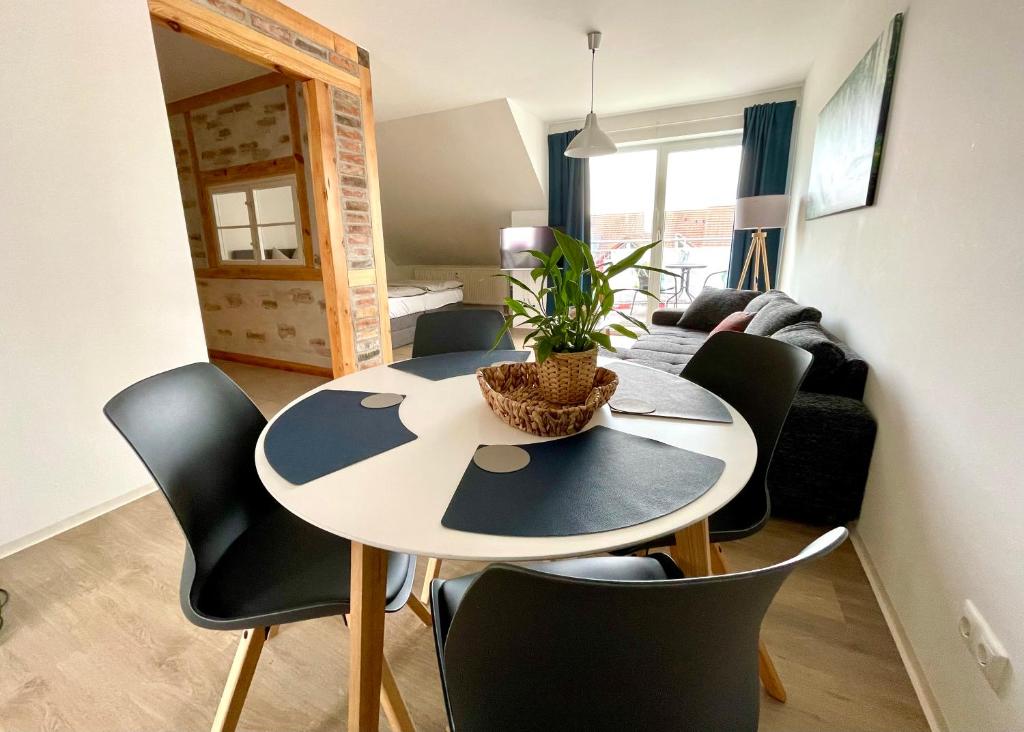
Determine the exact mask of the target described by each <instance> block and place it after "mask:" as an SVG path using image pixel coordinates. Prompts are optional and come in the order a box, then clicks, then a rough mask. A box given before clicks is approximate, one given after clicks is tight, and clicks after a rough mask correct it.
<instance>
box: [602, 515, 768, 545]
mask: <svg viewBox="0 0 1024 732" xmlns="http://www.w3.org/2000/svg"><path fill="white" fill-rule="evenodd" d="M767 521H768V515H767V514H765V515H764V516H763V517H762V519H761V520H760V521H758V522H756V523H753V524H752V523H751V518H750V516H749V515H747V512H746V511H745V510H744V509H743V507H742V506H740V505H739V504H737V503H727V504H726V505H724V506H723V507H722V508H720V509H718V510H717V511H716V512H715V513H713V514H712V515H711V516H710V517H709V518H708V534H709V536H708V540H709V541H710V542H711V543H712V544H721V543H723V542H727V541H735V540H736V539H745V538H746V537H748V536H753V535H754V534H756V533H757V532H758V531H760V530H761V529H762V528H763V527H764V525H765V523H766V522H767ZM675 542H676V538H675V536H674V535H672V534H666V535H665V536H659V537H658V538H657V539H651V540H649V541H645V542H643V543H642V544H635V545H633V546H627V547H623V548H622V549H615V550H613V551H612V552H611V553H612V554H616V555H626V554H633V553H635V552H639V551H643V550H644V549H659V548H661V547H664V546H671V545H672V544H675Z"/></svg>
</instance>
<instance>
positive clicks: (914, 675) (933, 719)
mask: <svg viewBox="0 0 1024 732" xmlns="http://www.w3.org/2000/svg"><path fill="white" fill-rule="evenodd" d="M850 542H851V543H852V544H853V548H854V551H856V552H857V557H858V558H859V559H860V563H861V566H862V567H864V574H866V575H867V578H868V583H869V584H870V585H871V590H872V591H873V592H874V593H875V599H876V600H878V607H880V608H881V609H882V616H883V617H884V618H885V624H886V625H888V626H889V632H890V633H891V634H892V638H893V640H894V641H895V642H896V650H897V651H899V654H900V659H902V661H903V666H904V667H905V668H906V669H907V675H908V676H910V683H911V684H912V685H913V687H914V692H915V693H916V694H917V700H918V701H919V702H920V704H921V709H922V711H924V716H925V719H927V720H928V727H929V728H930V729H931V730H932V732H948V730H949V727H948V726H947V725H946V720H945V718H944V717H943V716H942V712H941V711H940V710H939V705H938V703H937V702H936V700H935V695H934V694H932V690H931V686H929V685H928V679H927V678H926V677H925V675H924V670H923V669H922V668H921V663H920V662H919V661H918V660H917V654H915V653H914V649H913V647H912V646H911V645H910V640H909V639H908V638H907V632H906V631H905V630H904V629H903V623H901V622H900V619H899V616H898V615H897V614H896V609H895V608H894V607H893V605H892V600H891V599H890V598H889V593H888V592H886V591H885V586H884V585H883V584H882V580H881V578H880V577H879V576H878V570H877V569H876V568H875V563H874V562H873V561H872V559H871V554H870V552H868V549H867V547H866V546H864V542H863V540H862V539H861V538H860V534H859V533H858V532H857V528H856V526H854V527H852V528H851V531H850Z"/></svg>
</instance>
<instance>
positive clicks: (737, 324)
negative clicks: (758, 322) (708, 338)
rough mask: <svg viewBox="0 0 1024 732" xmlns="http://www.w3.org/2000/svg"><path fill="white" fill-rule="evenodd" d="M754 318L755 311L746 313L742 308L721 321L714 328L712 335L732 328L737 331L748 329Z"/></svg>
mask: <svg viewBox="0 0 1024 732" xmlns="http://www.w3.org/2000/svg"><path fill="white" fill-rule="evenodd" d="M753 319H754V313H745V312H743V311H742V310H741V311H739V312H738V313H733V314H732V315H726V316H725V318H724V319H723V320H722V322H721V323H719V324H718V325H716V326H715V328H714V330H712V331H711V335H714V334H715V333H721V332H722V331H723V330H731V331H735V332H736V333H742V332H743V331H744V330H746V328H747V326H748V325H749V324H750V321H751V320H753Z"/></svg>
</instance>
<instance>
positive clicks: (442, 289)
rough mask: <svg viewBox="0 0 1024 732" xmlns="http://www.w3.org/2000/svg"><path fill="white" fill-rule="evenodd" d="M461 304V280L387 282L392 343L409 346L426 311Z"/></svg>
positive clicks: (447, 308) (449, 307) (444, 308)
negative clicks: (417, 322) (418, 321)
mask: <svg viewBox="0 0 1024 732" xmlns="http://www.w3.org/2000/svg"><path fill="white" fill-rule="evenodd" d="M460 307H462V283H461V282H459V281H458V280H402V281H399V282H389V283H388V317H389V318H390V319H391V346H392V347H393V348H399V347H401V346H407V345H409V344H410V343H412V341H413V337H414V336H415V334H416V321H417V320H418V319H419V317H420V316H421V315H423V313H431V312H435V311H437V310H452V309H455V308H460Z"/></svg>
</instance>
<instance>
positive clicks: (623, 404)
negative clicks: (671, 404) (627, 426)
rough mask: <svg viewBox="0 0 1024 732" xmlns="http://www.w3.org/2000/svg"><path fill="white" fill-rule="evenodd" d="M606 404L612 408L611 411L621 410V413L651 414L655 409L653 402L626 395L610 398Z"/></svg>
mask: <svg viewBox="0 0 1024 732" xmlns="http://www.w3.org/2000/svg"><path fill="white" fill-rule="evenodd" d="M608 406H609V407H611V408H612V411H613V412H622V413H623V414H651V413H653V412H654V411H655V409H657V407H655V406H654V405H653V404H651V403H650V402H645V401H644V400H643V399H630V398H628V397H626V398H623V399H612V400H611V401H610V402H608Z"/></svg>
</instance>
